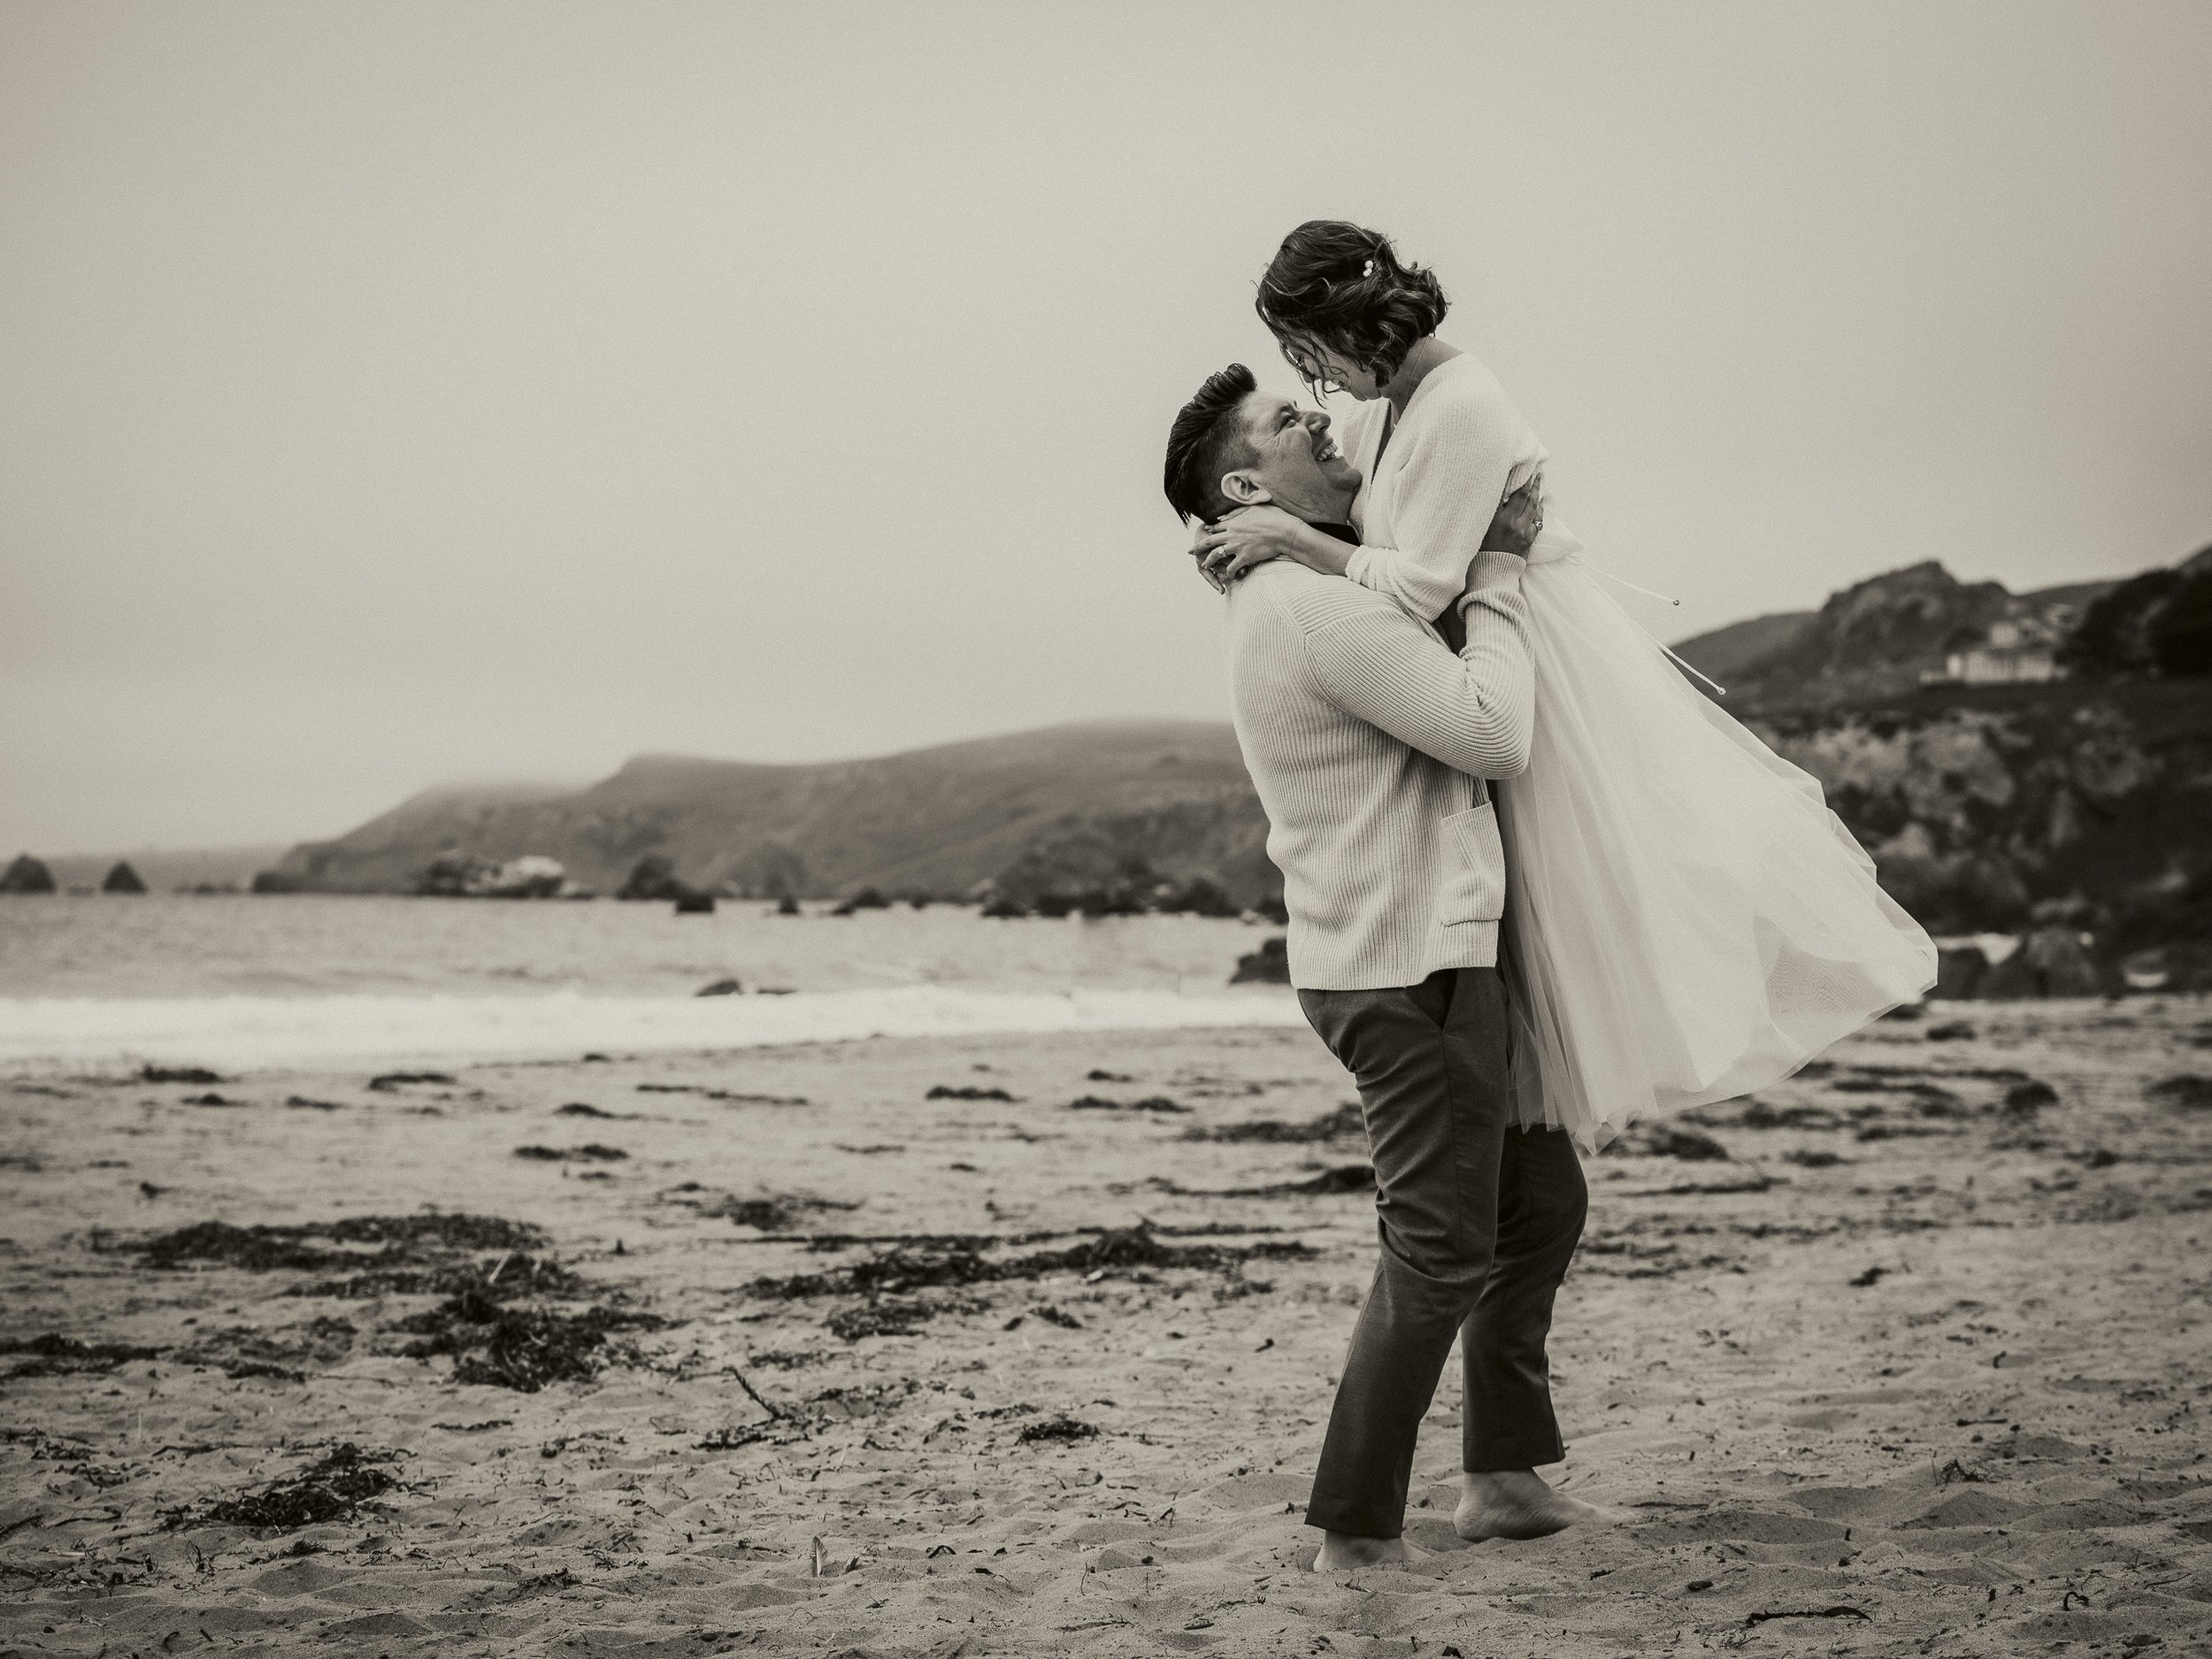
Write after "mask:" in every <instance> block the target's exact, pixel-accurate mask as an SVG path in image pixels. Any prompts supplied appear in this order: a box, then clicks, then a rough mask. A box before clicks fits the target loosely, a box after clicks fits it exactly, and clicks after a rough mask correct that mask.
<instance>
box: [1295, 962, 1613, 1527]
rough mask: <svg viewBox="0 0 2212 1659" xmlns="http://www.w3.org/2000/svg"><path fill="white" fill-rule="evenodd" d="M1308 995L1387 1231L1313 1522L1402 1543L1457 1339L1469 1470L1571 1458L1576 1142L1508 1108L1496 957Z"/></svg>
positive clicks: (1580, 1194) (1317, 1482)
mask: <svg viewBox="0 0 2212 1659" xmlns="http://www.w3.org/2000/svg"><path fill="white" fill-rule="evenodd" d="M1298 1000H1299V1003H1300V1005H1301V1006H1302V1008H1303V1009H1304V1010H1305V1014H1306V1018H1307V1019H1308V1020H1309V1021H1310V1023H1311V1025H1313V1028H1314V1030H1315V1031H1317V1033H1320V1036H1321V1040H1322V1041H1324V1042H1325V1043H1327V1044H1328V1046H1329V1048H1330V1050H1331V1051H1332V1052H1333V1054H1335V1056H1336V1057H1337V1058H1338V1059H1339V1060H1340V1061H1342V1062H1343V1063H1344V1065H1345V1068H1346V1070H1348V1071H1350V1072H1351V1074H1352V1076H1353V1078H1354V1079H1355V1080H1356V1082H1357V1083H1358V1085H1359V1094H1360V1104H1361V1107H1362V1109H1363V1111H1364V1113H1365V1116H1366V1119H1367V1135H1368V1140H1369V1142H1370V1143H1371V1146H1372V1148H1373V1153H1374V1162H1375V1187H1376V1201H1375V1212H1376V1215H1375V1219H1376V1230H1377V1232H1378V1233H1379V1234H1380V1235H1381V1240H1382V1261H1381V1263H1380V1265H1379V1266H1378V1267H1377V1268H1376V1270H1375V1282H1374V1285H1373V1287H1372V1288H1371V1291H1370V1292H1369V1294H1368V1297H1367V1302H1366V1305H1365V1306H1364V1307H1363V1308H1362V1309H1361V1310H1360V1316H1359V1322H1358V1324H1357V1325H1356V1326H1355V1327H1354V1329H1353V1333H1352V1347H1351V1352H1350V1353H1349V1355H1348V1356H1347V1357H1346V1359H1345V1362H1344V1375H1343V1379H1342V1380H1341V1381H1340V1383H1339V1384H1338V1385H1337V1391H1336V1406H1335V1409H1333V1411H1332V1412H1331V1414H1330V1417H1329V1435H1328V1440H1326V1442H1325V1444H1324V1445H1323V1447H1322V1451H1321V1468H1320V1471H1319V1472H1318V1473H1317V1475H1316V1476H1315V1478H1314V1483H1313V1497H1312V1501H1311V1502H1310V1503H1309V1504H1308V1506H1307V1509H1306V1521H1307V1524H1308V1525H1312V1526H1319V1527H1325V1528H1326V1529H1327V1530H1328V1531H1330V1532H1350V1533H1356V1534H1358V1535H1360V1536H1363V1537H1368V1538H1395V1537H1397V1536H1398V1534H1399V1532H1401V1531H1402V1530H1403V1527H1404V1524H1405V1506H1406V1485H1407V1481H1408V1479H1409V1478H1410V1476H1411V1473H1412V1470H1413V1448H1414V1440H1415V1438H1416V1436H1417V1434H1418V1433H1419V1432H1420V1427H1421V1419H1422V1417H1423V1416H1424V1415H1425V1413H1426V1412H1427V1410H1428V1408H1429V1402H1430V1400H1431V1399H1432V1397H1433V1396H1434V1394H1435V1393H1436V1382H1437V1379H1438V1377H1439V1376H1440V1374H1441V1373H1442V1371H1443V1369H1444V1361H1445V1359H1446V1358H1447V1357H1448V1356H1449V1354H1450V1352H1451V1346H1452V1338H1453V1336H1454V1335H1455V1334H1457V1335H1458V1336H1459V1337H1460V1344H1461V1349H1462V1353H1463V1358H1464V1360H1465V1363H1466V1389H1467V1396H1466V1409H1465V1426H1464V1431H1463V1458H1462V1467H1463V1468H1464V1469H1467V1470H1469V1471H1474V1472H1477V1473H1481V1472H1486V1471H1492V1470H1503V1469H1530V1468H1533V1467H1534V1466H1535V1465H1537V1464H1539V1463H1557V1462H1558V1461H1559V1460H1560V1459H1561V1458H1563V1457H1564V1456H1565V1455H1566V1448H1565V1446H1564V1444H1563V1442H1562V1441H1561V1440H1560V1438H1559V1425H1558V1421H1557V1419H1556V1418H1555V1417H1554V1416H1553V1415H1552V1406H1551V1377H1550V1368H1549V1365H1548V1363H1547V1362H1546V1359H1545V1356H1544V1339H1545V1337H1546V1335H1547V1334H1548V1332H1549V1331H1550V1329H1551V1313H1552V1298H1553V1296H1554V1294H1555V1293H1556V1292H1557V1290H1558V1288H1559V1281H1560V1280H1561V1279H1563V1277H1564V1276H1565V1274H1566V1271H1567V1263H1568V1261H1569V1259H1570V1258H1571V1257H1572V1256H1573V1255H1574V1250H1575V1245H1576V1243H1577V1241H1578V1240H1579V1239H1580V1238H1581V1237H1582V1220H1583V1215H1584V1212H1585V1210H1586V1206H1587V1201H1588V1194H1587V1192H1586V1188H1585V1187H1584V1186H1583V1180H1582V1165H1581V1163H1580V1161H1579V1160H1578V1158H1577V1157H1576V1156H1575V1150H1574V1143H1573V1142H1572V1141H1571V1140H1570V1139H1569V1137H1568V1136H1567V1135H1566V1134H1565V1133H1563V1132H1561V1131H1558V1130H1548V1129H1531V1130H1524V1129H1522V1128H1521V1127H1520V1126H1519V1124H1518V1121H1517V1118H1516V1116H1515V1113H1514V1110H1513V1092H1512V1087H1511V1084H1510V1081H1509V1078H1508V1075H1507V1057H1508V1053H1509V1041H1510V1039H1509V1029H1508V1021H1507V1009H1506V999H1505V987H1504V985H1503V983H1502V980H1501V979H1499V977H1498V972H1497V970H1496V969H1494V968H1457V969H1444V970H1442V971H1440V972H1436V973H1432V974H1431V975H1430V976H1429V977H1428V978H1427V979H1425V980H1423V981H1422V982H1421V983H1420V984H1419V985H1415V986H1408V987H1402V988H1397V989H1386V990H1379V991H1301V992H1300V993H1299V994H1298Z"/></svg>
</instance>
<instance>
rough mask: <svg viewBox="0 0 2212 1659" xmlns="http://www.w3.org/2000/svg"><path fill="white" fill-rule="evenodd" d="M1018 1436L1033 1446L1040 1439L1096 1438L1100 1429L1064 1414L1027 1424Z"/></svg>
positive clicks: (1023, 1441)
mask: <svg viewBox="0 0 2212 1659" xmlns="http://www.w3.org/2000/svg"><path fill="white" fill-rule="evenodd" d="M1017 1438H1018V1440H1020V1442H1021V1443H1022V1444H1023V1445H1024V1446H1033V1445H1035V1444H1036V1443H1037V1442H1038V1441H1040V1440H1058V1441H1060V1442H1062V1443H1063V1444H1065V1443H1066V1442H1068V1441H1070V1440H1095V1439H1097V1438H1098V1429H1097V1427H1096V1425H1093V1424H1089V1423H1085V1422H1083V1421H1082V1420H1081V1419H1079V1418H1077V1417H1068V1416H1066V1415H1065V1414H1062V1415H1060V1416H1058V1417H1046V1418H1044V1419H1043V1420H1042V1421H1041V1422H1037V1423H1031V1424H1026V1425H1024V1426H1023V1428H1022V1432H1021V1433H1020V1434H1019V1435H1018V1437H1017Z"/></svg>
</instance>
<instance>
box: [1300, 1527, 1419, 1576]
mask: <svg viewBox="0 0 2212 1659" xmlns="http://www.w3.org/2000/svg"><path fill="white" fill-rule="evenodd" d="M1427 1559H1428V1557H1427V1556H1426V1555H1423V1554H1422V1552H1421V1551H1419V1550H1417V1549H1415V1548H1412V1547H1411V1546H1410V1545H1409V1544H1408V1543H1407V1542H1406V1540H1404V1539H1402V1538H1362V1537H1361V1536H1360V1535H1359V1534H1357V1533H1356V1532H1324V1533H1323V1534H1322V1535H1321V1552H1320V1554H1318V1555H1316V1556H1315V1557H1314V1558H1313V1570H1314V1571H1316V1572H1349V1571H1352V1570H1353V1569H1354V1568H1356V1567H1410V1566H1412V1565H1414V1564H1415V1563H1417V1562H1422V1561H1425V1560H1427Z"/></svg>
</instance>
